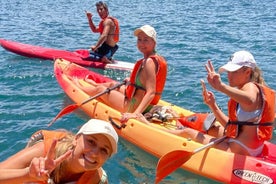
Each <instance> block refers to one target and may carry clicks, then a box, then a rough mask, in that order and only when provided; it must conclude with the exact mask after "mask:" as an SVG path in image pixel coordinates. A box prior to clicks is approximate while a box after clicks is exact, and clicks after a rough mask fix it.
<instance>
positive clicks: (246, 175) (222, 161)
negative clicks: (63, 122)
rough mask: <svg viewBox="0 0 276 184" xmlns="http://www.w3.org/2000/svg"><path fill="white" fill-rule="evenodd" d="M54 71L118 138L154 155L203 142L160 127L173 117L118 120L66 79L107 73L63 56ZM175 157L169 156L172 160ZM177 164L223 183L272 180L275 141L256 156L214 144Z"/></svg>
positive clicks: (182, 113) (167, 125) (99, 77)
mask: <svg viewBox="0 0 276 184" xmlns="http://www.w3.org/2000/svg"><path fill="white" fill-rule="evenodd" d="M54 72H55V76H56V79H57V81H58V83H59V84H60V86H61V88H62V89H63V90H64V92H65V93H66V94H67V95H68V96H69V97H70V98H71V99H72V100H73V101H74V102H75V103H76V104H78V105H79V106H80V108H81V109H82V110H83V111H84V112H85V113H87V115H89V116H90V117H93V118H98V119H102V120H106V121H110V120H112V121H111V122H112V124H113V126H114V128H115V129H116V131H117V133H118V135H119V136H120V137H121V138H123V139H125V140H127V141H129V142H130V143H132V144H134V145H136V146H138V147H140V148H141V149H143V150H145V151H146V152H148V153H150V154H152V155H154V156H156V157H157V158H161V157H162V156H164V155H166V154H167V153H169V152H172V151H174V150H179V151H185V152H193V151H194V150H196V149H198V148H201V147H203V146H204V145H202V144H200V143H197V142H195V141H192V140H190V139H189V138H186V137H181V136H177V135H174V134H172V133H169V132H167V131H164V129H175V128H176V121H175V120H170V121H168V122H166V123H152V125H154V126H149V125H148V124H146V123H144V122H141V121H139V120H137V119H130V120H128V122H127V123H126V124H122V123H120V121H118V120H119V119H120V117H121V113H120V112H119V111H117V110H116V109H112V108H110V107H109V106H107V105H105V104H104V103H102V102H101V101H99V100H97V99H93V100H89V101H87V99H89V98H90V96H89V95H88V94H86V93H85V92H84V91H82V90H81V89H80V88H78V87H77V86H76V85H75V84H74V83H73V82H72V81H71V80H70V79H72V78H73V77H76V78H78V79H79V82H80V83H82V84H83V85H90V84H89V83H86V82H85V81H84V80H83V79H84V78H85V77H87V76H89V78H90V79H93V80H94V81H95V82H96V83H104V82H109V81H112V79H110V78H108V77H105V76H102V75H101V74H98V73H95V72H93V71H91V70H89V69H87V68H84V67H82V66H79V65H77V64H74V63H71V62H69V61H66V60H63V59H57V60H55V63H54ZM83 102H85V103H83ZM80 104H82V105H80ZM158 105H160V106H166V107H170V108H172V109H173V110H174V111H175V112H177V113H178V114H179V116H190V115H192V114H194V112H192V111H189V110H187V109H184V108H181V107H178V106H176V105H173V104H171V103H168V102H166V101H163V100H160V102H159V104H158ZM178 159H179V158H173V157H172V160H178ZM174 164H177V163H173V162H172V163H171V167H174V166H175V165H174ZM168 168H169V167H168ZM181 168H182V169H184V170H187V171H190V172H193V173H195V174H198V175H201V176H204V177H207V178H210V179H213V180H216V181H218V182H223V183H276V174H275V173H276V145H274V144H272V143H270V142H266V144H265V149H264V151H263V154H262V156H260V157H251V156H245V155H239V154H235V153H229V152H225V151H222V150H218V149H215V148H210V149H203V150H202V151H200V152H197V153H196V154H193V155H192V156H191V157H190V158H189V159H187V160H185V162H183V164H182V165H181Z"/></svg>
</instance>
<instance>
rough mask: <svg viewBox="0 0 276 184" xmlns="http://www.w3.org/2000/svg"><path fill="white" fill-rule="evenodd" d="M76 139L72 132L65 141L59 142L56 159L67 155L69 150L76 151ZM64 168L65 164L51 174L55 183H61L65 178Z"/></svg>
mask: <svg viewBox="0 0 276 184" xmlns="http://www.w3.org/2000/svg"><path fill="white" fill-rule="evenodd" d="M74 139H75V135H74V134H73V133H72V132H68V134H67V135H66V136H65V137H64V138H63V139H61V140H59V141H58V143H57V146H56V158H58V157H59V156H61V155H63V154H64V153H66V152H67V151H68V150H72V149H74V145H73V142H74ZM63 167H64V162H62V163H61V164H60V165H59V166H57V167H56V168H55V169H54V170H53V172H52V173H51V178H52V179H53V181H54V183H60V179H61V177H62V176H64V173H63V172H64V171H63Z"/></svg>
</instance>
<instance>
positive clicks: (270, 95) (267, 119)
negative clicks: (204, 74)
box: [225, 83, 275, 140]
mask: <svg viewBox="0 0 276 184" xmlns="http://www.w3.org/2000/svg"><path fill="white" fill-rule="evenodd" d="M255 84H256V86H257V87H258V88H259V90H260V93H261V97H262V101H263V105H262V106H263V107H262V112H261V115H260V118H259V121H257V122H239V121H238V119H237V105H238V103H237V102H236V101H234V100H233V99H230V100H229V102H228V113H229V121H228V123H227V125H226V127H225V134H226V136H228V137H232V138H236V137H237V136H238V133H239V126H240V125H244V126H258V127H257V135H258V138H259V140H270V139H271V138H272V135H273V122H274V118H275V92H274V91H273V90H272V89H270V88H268V87H266V86H263V85H260V84H257V83H255Z"/></svg>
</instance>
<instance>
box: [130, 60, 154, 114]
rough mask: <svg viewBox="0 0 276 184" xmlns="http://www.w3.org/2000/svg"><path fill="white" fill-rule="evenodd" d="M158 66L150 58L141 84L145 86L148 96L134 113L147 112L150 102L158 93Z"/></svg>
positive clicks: (145, 66) (146, 95) (144, 69)
mask: <svg viewBox="0 0 276 184" xmlns="http://www.w3.org/2000/svg"><path fill="white" fill-rule="evenodd" d="M155 68H156V65H155V63H154V61H153V60H152V59H151V58H148V59H147V61H146V63H145V65H144V68H143V75H142V74H141V82H142V83H143V84H144V86H145V89H146V94H145V96H144V97H143V99H142V101H141V103H140V104H139V106H138V107H137V108H136V110H135V111H134V113H142V112H144V111H145V110H146V108H147V107H148V105H149V104H150V102H151V101H152V100H153V98H154V96H155V92H156V72H155V71H156V69H155Z"/></svg>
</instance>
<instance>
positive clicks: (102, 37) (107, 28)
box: [92, 19, 113, 51]
mask: <svg viewBox="0 0 276 184" xmlns="http://www.w3.org/2000/svg"><path fill="white" fill-rule="evenodd" d="M103 24H104V30H103V32H102V34H101V35H100V37H99V39H98V42H97V43H96V45H95V46H93V48H92V50H93V51H95V50H97V49H98V48H99V47H100V46H101V45H102V44H103V43H104V42H105V41H106V40H107V38H108V35H109V32H110V29H111V26H112V24H113V21H112V20H110V19H106V20H105V21H104V23H103Z"/></svg>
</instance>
